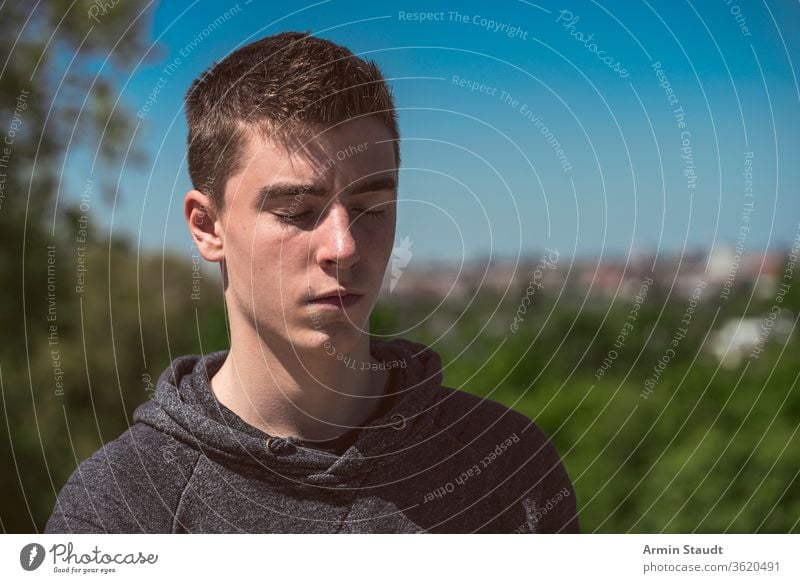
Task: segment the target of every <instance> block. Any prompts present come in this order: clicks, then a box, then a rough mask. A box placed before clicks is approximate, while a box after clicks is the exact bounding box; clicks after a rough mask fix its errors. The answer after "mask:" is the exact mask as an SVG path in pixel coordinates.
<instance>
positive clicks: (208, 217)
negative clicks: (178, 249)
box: [183, 190, 225, 262]
mask: <svg viewBox="0 0 800 583" xmlns="http://www.w3.org/2000/svg"><path fill="white" fill-rule="evenodd" d="M183 214H184V216H185V217H186V222H187V223H188V225H189V232H190V233H191V235H192V240H194V244H195V245H197V249H198V250H199V251H200V255H202V256H203V259H205V260H206V261H212V262H220V261H222V260H223V259H225V253H224V252H223V237H222V235H223V233H222V223H221V221H218V220H217V217H216V216H215V213H214V212H213V205H212V204H211V199H210V198H208V197H207V196H206V195H205V194H203V193H202V192H200V191H199V190H190V191H189V192H187V193H186V198H184V200H183Z"/></svg>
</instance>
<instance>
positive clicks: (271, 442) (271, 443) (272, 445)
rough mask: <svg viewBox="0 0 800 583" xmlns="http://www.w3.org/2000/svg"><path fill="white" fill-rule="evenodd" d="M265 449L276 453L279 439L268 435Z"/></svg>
mask: <svg viewBox="0 0 800 583" xmlns="http://www.w3.org/2000/svg"><path fill="white" fill-rule="evenodd" d="M266 445H267V451H268V452H270V453H278V449H279V448H280V445H281V444H280V441H279V440H277V439H275V438H274V437H270V438H268V439H267V443H266Z"/></svg>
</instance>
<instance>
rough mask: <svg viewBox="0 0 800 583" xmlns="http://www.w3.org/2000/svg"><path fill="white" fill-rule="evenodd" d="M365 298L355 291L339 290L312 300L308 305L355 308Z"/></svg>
mask: <svg viewBox="0 0 800 583" xmlns="http://www.w3.org/2000/svg"><path fill="white" fill-rule="evenodd" d="M362 297H364V296H363V294H362V293H360V292H357V291H354V290H347V289H343V290H338V291H333V292H328V293H324V294H320V295H318V296H316V297H314V298H311V299H310V300H309V301H308V303H309V304H311V305H314V306H330V307H333V308H348V307H350V306H353V305H355V304H357V303H358V302H359V300H361V298H362Z"/></svg>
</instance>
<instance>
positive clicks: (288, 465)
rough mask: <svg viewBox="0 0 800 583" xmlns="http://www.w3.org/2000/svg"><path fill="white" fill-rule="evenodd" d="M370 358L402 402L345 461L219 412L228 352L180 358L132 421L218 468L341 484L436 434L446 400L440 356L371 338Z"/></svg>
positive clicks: (369, 431) (363, 433) (222, 408)
mask: <svg viewBox="0 0 800 583" xmlns="http://www.w3.org/2000/svg"><path fill="white" fill-rule="evenodd" d="M370 352H371V354H372V356H373V357H374V358H375V359H376V360H377V361H379V362H382V363H386V365H387V368H389V367H390V366H392V365H393V367H392V368H393V370H394V371H395V372H396V373H399V377H398V379H397V385H396V386H397V387H398V393H399V394H398V398H397V400H396V401H395V403H394V405H393V406H392V408H391V409H390V410H389V411H388V412H387V413H386V414H385V415H383V416H382V417H380V418H378V419H375V420H373V421H371V422H370V423H368V424H367V425H366V426H365V428H364V429H363V430H362V431H361V433H360V434H359V436H358V439H357V441H356V442H355V443H354V444H353V445H352V446H351V447H350V448H349V449H348V450H347V451H346V452H345V453H344V454H343V455H342V456H341V457H340V456H335V455H333V454H331V453H328V452H325V451H320V450H317V449H311V448H305V447H302V446H300V445H299V443H300V442H299V440H298V439H297V438H295V437H287V438H280V437H274V436H270V435H268V434H267V433H264V432H263V431H261V430H260V429H258V428H256V427H253V426H252V425H249V424H247V423H245V422H244V421H243V420H242V419H241V418H240V417H239V416H238V415H236V414H235V413H233V412H232V411H231V410H230V409H228V408H227V407H225V406H224V405H222V404H221V403H220V402H219V401H218V400H217V399H216V397H215V396H214V394H213V391H212V390H211V383H210V381H209V379H210V378H213V376H214V374H216V372H217V371H218V370H219V368H220V367H221V366H222V363H223V362H224V361H225V358H226V357H227V354H228V351H227V350H224V351H220V352H214V353H210V354H207V355H203V356H200V355H187V356H182V357H179V358H177V359H175V360H174V361H173V362H172V364H171V365H170V366H169V367H168V368H167V369H166V370H165V371H164V372H163V373H162V374H161V376H160V378H159V380H158V384H157V386H156V390H155V393H154V395H153V398H152V399H150V400H149V401H148V402H147V403H145V404H143V405H141V406H139V407H138V408H137V409H136V411H135V412H134V415H133V420H134V422H135V423H143V424H146V425H149V426H151V427H153V428H155V429H156V430H158V431H160V432H162V433H164V434H166V435H167V436H168V437H169V438H172V439H174V440H176V441H178V442H180V443H182V444H184V445H186V446H189V447H191V448H193V449H195V450H199V451H201V452H202V453H203V454H204V455H206V456H208V457H209V458H211V459H214V460H216V461H218V462H220V463H225V464H227V465H234V466H239V467H241V466H261V467H262V468H264V469H266V470H269V471H273V472H276V473H278V474H282V475H287V474H288V475H292V476H294V477H295V478H300V477H301V476H304V477H305V478H306V480H307V481H309V482H311V483H317V484H326V483H330V484H333V483H337V482H340V481H341V480H342V479H346V478H347V477H348V476H352V475H355V474H358V473H362V472H363V470H364V466H365V465H367V464H369V465H370V466H371V467H372V466H378V465H382V464H384V463H389V462H391V461H392V458H393V457H394V456H396V455H397V454H398V453H399V452H401V451H404V450H407V449H408V448H412V449H413V446H414V445H415V444H418V443H419V442H420V441H424V440H426V439H427V438H428V437H430V436H431V435H432V434H433V433H434V432H435V428H434V425H433V417H434V412H435V410H436V405H437V404H438V402H439V399H440V397H441V396H442V391H441V385H442V370H441V368H442V367H441V358H440V357H439V355H438V354H437V353H436V352H435V351H433V350H432V349H430V348H428V347H426V346H425V345H423V344H418V343H416V342H411V341H409V340H405V339H396V340H391V341H384V340H377V339H372V340H371V341H370ZM304 481H305V480H304Z"/></svg>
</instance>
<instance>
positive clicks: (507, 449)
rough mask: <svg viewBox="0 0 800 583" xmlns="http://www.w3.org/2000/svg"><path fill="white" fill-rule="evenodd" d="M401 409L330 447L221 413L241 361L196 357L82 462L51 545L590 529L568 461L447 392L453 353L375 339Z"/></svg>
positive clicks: (383, 413)
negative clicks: (446, 372) (218, 376)
mask: <svg viewBox="0 0 800 583" xmlns="http://www.w3.org/2000/svg"><path fill="white" fill-rule="evenodd" d="M370 350H371V353H372V355H373V356H374V357H375V358H376V360H378V361H379V362H381V363H384V364H383V365H382V366H386V368H387V369H390V370H391V372H392V375H391V376H392V377H393V386H394V388H396V389H398V390H397V394H396V396H395V397H394V399H393V400H389V401H386V402H385V403H388V405H386V406H382V407H379V408H378V411H377V414H376V415H374V416H373V418H372V419H371V420H370V421H369V422H368V423H365V424H364V428H363V429H361V430H358V429H357V430H355V431H350V432H347V435H345V436H343V438H339V439H338V440H331V441H329V442H326V443H323V444H318V445H319V446H318V447H315V446H313V444H312V445H309V444H308V442H302V441H300V440H299V439H297V438H295V437H291V436H290V437H287V438H278V437H272V436H270V435H268V434H266V433H264V432H262V431H261V430H259V429H257V428H255V427H253V426H251V425H248V424H247V423H245V422H244V421H243V420H242V419H241V418H239V417H238V416H237V415H236V414H235V413H233V412H232V411H231V410H230V409H228V408H227V407H225V406H224V405H222V404H221V403H219V401H217V400H216V398H215V397H214V394H213V392H212V391H211V388H210V382H209V379H210V378H212V377H213V376H214V374H215V373H216V371H217V370H218V369H219V367H220V366H221V365H222V363H223V362H224V360H225V357H226V355H227V351H223V352H216V353H212V354H208V355H206V356H203V357H200V356H194V355H190V356H183V357H180V358H178V359H176V360H175V361H174V362H173V363H172V364H171V365H170V367H169V368H167V369H166V370H165V371H164V373H163V374H162V375H161V377H160V379H159V381H158V385H157V387H156V391H155V393H154V396H153V399H151V400H149V401H148V402H147V403H145V404H143V405H141V406H140V407H138V408H137V409H136V411H135V412H134V416H133V420H134V425H133V426H132V427H131V428H130V429H128V430H127V431H125V432H124V433H123V434H122V435H121V436H120V437H118V438H117V439H115V440H114V441H112V442H110V443H108V444H106V445H105V446H104V447H102V448H101V449H99V450H98V451H96V452H95V453H94V454H93V455H92V456H91V457H90V458H89V459H87V460H85V461H84V462H82V463H81V464H80V465H79V466H78V468H77V469H76V470H75V472H74V473H73V474H72V476H71V477H70V478H69V481H68V482H67V484H66V485H65V486H64V487H63V489H62V490H61V492H60V493H59V495H58V498H57V500H56V504H55V508H54V511H53V515H52V516H51V517H50V519H49V521H48V522H47V527H46V529H45V532H48V533H105V532H108V533H138V532H144V533H195V532H198V533H199V532H202V533H223V532H225V533H228V532H231V533H417V532H431V533H470V532H481V533H529V532H548V533H550V532H552V533H555V532H578V517H577V513H576V502H575V492H574V490H573V488H572V484H571V482H570V480H569V477H568V476H567V473H566V471H565V470H564V467H563V465H562V462H561V459H560V457H559V454H558V452H557V451H556V449H555V448H554V447H553V445H552V444H551V443H550V441H549V440H548V439H547V437H546V436H545V434H544V433H543V432H542V431H541V430H540V429H539V428H538V427H537V426H536V425H535V424H534V423H533V422H532V421H531V420H529V419H528V418H527V417H525V416H523V415H521V414H519V413H517V412H515V411H513V410H511V409H508V408H506V407H504V406H502V405H500V404H499V403H496V402H494V401H491V400H488V399H480V398H478V397H476V396H474V395H471V394H469V393H466V392H463V391H458V390H454V389H451V388H448V387H443V386H442V371H441V360H440V357H439V355H438V354H437V353H436V352H434V351H433V350H431V349H430V348H427V347H425V346H423V345H421V344H417V343H414V342H410V341H408V340H392V341H389V342H386V341H380V340H373V341H372V342H371V348H370Z"/></svg>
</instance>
